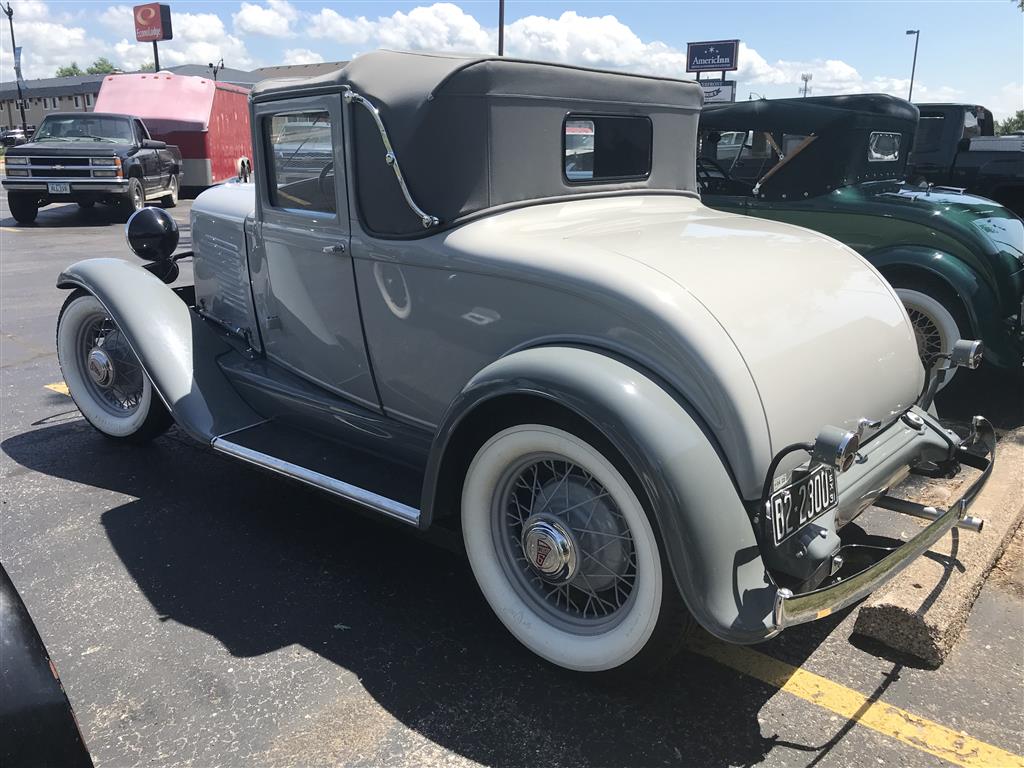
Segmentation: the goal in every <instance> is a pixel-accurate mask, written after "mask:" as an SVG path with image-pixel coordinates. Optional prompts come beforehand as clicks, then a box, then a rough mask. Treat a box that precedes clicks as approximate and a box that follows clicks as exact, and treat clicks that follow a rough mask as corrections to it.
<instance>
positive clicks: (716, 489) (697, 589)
mask: <svg viewBox="0 0 1024 768" xmlns="http://www.w3.org/2000/svg"><path fill="white" fill-rule="evenodd" d="M509 395H520V396H522V395H527V396H534V397H539V398H545V399H548V400H550V401H553V402H555V403H557V404H558V405H560V406H561V407H563V408H565V409H568V410H570V411H572V412H574V413H575V414H576V415H577V416H579V417H581V418H583V419H585V420H586V421H587V422H588V423H589V424H590V425H591V426H592V427H593V428H595V429H597V430H599V431H600V432H601V433H602V435H603V436H604V437H605V439H607V440H608V441H609V442H610V443H611V444H612V445H613V446H615V448H616V449H618V451H619V452H620V453H621V454H622V456H623V458H624V459H625V461H626V462H628V464H629V465H630V468H631V469H632V470H633V474H634V475H635V477H636V478H637V480H638V481H639V483H640V484H641V485H642V490H643V491H644V492H645V494H646V496H647V498H648V499H649V501H650V505H651V507H652V509H651V510H650V511H651V512H652V513H653V515H654V516H655V523H656V524H657V527H658V529H659V531H660V536H661V541H662V543H663V546H664V550H665V556H666V558H667V559H668V562H669V565H670V567H671V570H672V574H673V576H674V578H675V580H676V584H677V585H678V587H679V591H680V593H681V594H682V597H683V599H684V601H685V602H686V605H687V607H688V608H689V609H690V612H691V613H692V614H693V615H694V617H695V618H696V619H697V621H698V622H700V624H701V625H702V626H703V627H704V628H705V629H707V630H708V631H709V632H710V633H711V634H713V635H715V636H717V637H719V638H722V639H723V640H728V641H730V642H735V643H752V642H757V641H759V640H763V639H765V638H766V637H768V636H769V635H771V634H772V633H773V629H772V624H771V620H772V619H771V613H772V604H773V596H774V593H775V589H774V587H773V586H772V585H771V583H770V580H769V577H768V575H767V572H766V570H765V566H764V563H763V561H762V559H761V554H760V550H759V549H758V546H757V542H756V540H755V538H754V532H753V528H752V526H751V523H750V519H749V517H748V516H747V513H746V510H745V509H744V506H743V503H742V502H741V500H740V496H739V493H738V492H737V489H736V485H735V483H734V482H733V479H732V477H731V476H730V474H729V471H728V469H727V467H726V466H725V464H724V462H723V459H722V458H721V456H720V455H719V453H718V451H716V450H715V447H714V445H713V444H712V443H711V441H710V440H709V439H708V437H707V435H706V434H705V432H704V430H703V429H701V427H700V425H699V424H698V423H697V421H696V420H695V419H694V418H693V417H692V416H691V415H690V413H688V412H687V409H686V407H685V405H684V404H683V403H681V402H680V401H679V400H677V399H676V398H674V397H673V396H672V395H671V394H670V393H669V392H667V391H666V390H665V389H664V388H663V387H662V386H660V385H659V384H657V383H655V382H654V381H653V380H651V379H650V378H648V377H647V376H645V375H643V374H642V373H640V372H639V371H637V370H636V369H634V368H632V367H630V366H629V365H627V364H626V363H623V362H620V361H619V360H616V359H613V358H611V357H608V356H606V355H603V354H600V353H599V352H594V351H591V350H587V349H581V348H574V347H538V348H533V349H527V350H524V351H521V352H515V353H513V354H511V355H508V356H506V357H504V358H501V359H499V360H497V361H495V362H494V363H492V364H490V365H488V366H487V367H486V368H484V369H483V370H482V371H480V372H479V373H478V374H477V375H476V376H474V377H473V378H472V379H471V380H470V382H469V383H468V384H467V385H466V387H465V389H464V390H463V392H462V393H461V395H460V396H459V397H458V398H457V399H456V400H455V401H454V402H453V403H452V405H451V407H450V408H449V410H448V413H447V414H446V416H445V419H444V420H443V422H442V424H441V427H440V429H439V431H438V433H437V436H436V438H435V442H434V445H433V447H432V449H431V455H430V457H429V459H428V464H427V472H426V478H427V479H426V484H425V486H424V495H423V504H422V507H423V512H424V515H425V516H426V517H427V519H428V520H429V515H430V514H431V512H432V508H433V504H434V501H435V500H436V498H437V493H436V491H437V490H438V485H437V484H438V478H439V476H441V475H440V473H441V471H442V462H443V459H444V456H445V453H446V449H447V447H448V445H449V444H450V443H452V442H453V439H456V440H457V435H458V433H459V426H460V424H461V423H462V422H463V420H464V419H465V417H466V416H467V415H469V414H470V413H472V412H473V410H474V409H476V408H477V407H479V406H482V405H484V404H485V403H487V402H488V401H490V400H492V399H493V398H498V397H503V396H509Z"/></svg>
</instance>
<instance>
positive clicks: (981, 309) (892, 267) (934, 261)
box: [865, 245, 996, 335]
mask: <svg viewBox="0 0 1024 768" xmlns="http://www.w3.org/2000/svg"><path fill="white" fill-rule="evenodd" d="M865 257H866V258H867V259H868V260H869V261H870V262H871V263H872V264H873V265H874V266H875V267H876V268H877V269H878V271H879V272H881V273H882V274H883V275H886V274H893V273H894V272H899V273H901V274H904V275H908V274H912V273H917V274H925V275H928V276H929V277H931V278H933V279H935V280H938V281H939V282H940V283H942V284H943V285H944V286H945V287H946V288H948V289H949V290H950V291H952V292H953V293H954V294H956V295H957V296H958V297H959V298H960V301H961V302H962V303H963V306H964V311H966V313H967V318H968V320H969V321H970V323H971V331H972V333H974V334H975V335H977V334H978V333H979V331H980V328H981V325H982V323H981V322H980V318H979V314H980V313H986V312H987V313H988V314H992V313H994V312H995V311H996V309H995V308H996V297H995V296H994V295H993V293H992V290H991V289H990V288H989V287H988V285H986V284H985V283H984V282H983V281H981V280H979V279H978V275H977V273H975V271H974V270H973V269H971V268H970V267H968V266H967V265H966V264H964V263H963V262H962V261H960V260H959V259H957V258H956V257H954V256H950V255H949V254H948V253H943V252H941V251H937V250H935V249H934V248H926V247H924V246H918V245H912V246H899V247H896V248H882V249H879V250H877V251H872V252H870V253H868V254H865Z"/></svg>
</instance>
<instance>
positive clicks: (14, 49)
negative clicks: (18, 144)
mask: <svg viewBox="0 0 1024 768" xmlns="http://www.w3.org/2000/svg"><path fill="white" fill-rule="evenodd" d="M0 11H3V12H4V13H5V14H7V23H8V24H10V25H11V54H12V55H13V56H14V62H15V68H14V82H15V84H16V85H17V86H18V109H19V111H20V112H21V130H22V133H24V134H25V138H26V139H27V138H28V122H27V121H26V120H25V98H24V96H23V95H22V93H21V72H19V71H18V67H17V62H18V44H17V43H16V42H14V9H13V8H11V3H10V0H8V3H7V7H6V8H4V7H3V6H2V5H0Z"/></svg>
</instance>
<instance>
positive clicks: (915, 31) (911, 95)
mask: <svg viewBox="0 0 1024 768" xmlns="http://www.w3.org/2000/svg"><path fill="white" fill-rule="evenodd" d="M907 34H908V35H913V36H914V63H913V64H912V65H911V66H910V93H908V94H907V101H913V100H914V73H915V72H916V71H917V44H918V43H919V42H921V30H920V29H908V30H907Z"/></svg>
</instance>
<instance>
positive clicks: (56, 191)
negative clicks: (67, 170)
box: [46, 181, 71, 195]
mask: <svg viewBox="0 0 1024 768" xmlns="http://www.w3.org/2000/svg"><path fill="white" fill-rule="evenodd" d="M46 191H47V192H49V193H50V194H51V195H70V194H71V184H69V183H68V182H66V181H59V182H57V183H56V184H52V183H51V184H47V185H46Z"/></svg>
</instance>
